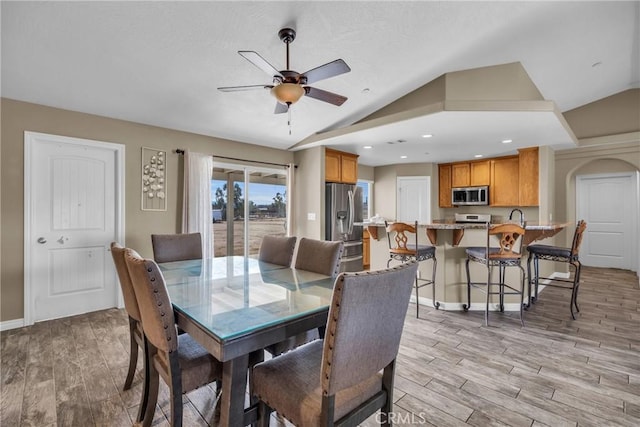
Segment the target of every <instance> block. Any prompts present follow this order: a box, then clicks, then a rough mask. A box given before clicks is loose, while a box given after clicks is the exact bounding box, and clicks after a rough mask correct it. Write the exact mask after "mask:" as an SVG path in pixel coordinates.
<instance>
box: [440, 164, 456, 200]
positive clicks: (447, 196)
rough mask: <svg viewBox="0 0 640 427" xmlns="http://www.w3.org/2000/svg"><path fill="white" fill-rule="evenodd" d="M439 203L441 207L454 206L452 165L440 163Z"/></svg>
mask: <svg viewBox="0 0 640 427" xmlns="http://www.w3.org/2000/svg"><path fill="white" fill-rule="evenodd" d="M438 182H439V184H438V185H439V191H438V205H439V206H440V207H441V208H452V207H453V205H452V204H451V187H452V186H451V165H450V164H442V165H438Z"/></svg>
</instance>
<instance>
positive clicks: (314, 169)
mask: <svg viewBox="0 0 640 427" xmlns="http://www.w3.org/2000/svg"><path fill="white" fill-rule="evenodd" d="M294 159H295V163H296V164H297V165H298V169H297V170H296V178H295V180H296V183H295V189H296V198H295V206H294V209H295V214H294V216H295V218H296V223H295V224H294V227H293V229H294V230H295V233H294V235H296V236H299V237H309V238H311V239H322V240H324V147H315V148H309V149H307V150H300V151H296V152H295V155H294ZM299 171H304V173H299ZM309 214H314V215H315V219H314V220H310V219H309Z"/></svg>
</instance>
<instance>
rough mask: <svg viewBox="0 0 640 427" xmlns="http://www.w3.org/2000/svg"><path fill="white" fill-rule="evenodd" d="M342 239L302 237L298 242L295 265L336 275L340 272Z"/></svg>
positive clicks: (301, 268) (332, 275)
mask: <svg viewBox="0 0 640 427" xmlns="http://www.w3.org/2000/svg"><path fill="white" fill-rule="evenodd" d="M343 250H344V243H343V242H342V241H325V240H315V239H308V238H306V237H302V238H301V239H300V243H299V244H298V253H297V254H296V264H295V267H296V268H297V269H300V270H307V271H313V272H314V273H318V274H325V275H327V276H331V277H336V276H337V275H338V273H339V272H340V257H342V251H343Z"/></svg>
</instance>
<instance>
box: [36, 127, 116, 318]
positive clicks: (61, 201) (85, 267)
mask: <svg viewBox="0 0 640 427" xmlns="http://www.w3.org/2000/svg"><path fill="white" fill-rule="evenodd" d="M123 159H124V147H123V146H122V145H120V144H111V143H103V142H97V141H88V140H82V139H76V138H67V137H61V136H56V135H46V134H39V133H33V132H25V177H24V179H25V215H26V218H25V324H27V325H28V324H32V323H33V322H37V321H40V320H46V319H55V318H59V317H65V316H70V315H74V314H80V313H86V312H90V311H95V310H100V309H105V308H109V307H115V306H117V305H118V295H119V288H118V282H117V279H116V275H115V269H114V267H113V260H112V258H111V253H110V252H109V244H110V243H111V242H112V241H114V240H116V241H120V242H122V241H123V239H122V235H123V233H122V230H123V227H122V212H123V211H124V209H123V197H122V196H123V173H124V172H123Z"/></svg>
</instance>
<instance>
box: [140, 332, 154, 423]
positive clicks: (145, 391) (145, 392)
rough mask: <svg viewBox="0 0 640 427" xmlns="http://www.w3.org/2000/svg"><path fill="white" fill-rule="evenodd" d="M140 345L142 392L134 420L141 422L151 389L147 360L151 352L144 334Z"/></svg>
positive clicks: (149, 364) (149, 366)
mask: <svg viewBox="0 0 640 427" xmlns="http://www.w3.org/2000/svg"><path fill="white" fill-rule="evenodd" d="M140 345H141V347H142V361H143V365H144V366H143V371H144V378H143V380H142V394H141V395H140V405H139V407H138V416H137V418H136V421H137V422H139V423H142V422H143V421H144V418H145V415H146V411H147V408H148V406H149V392H150V390H151V382H150V381H151V380H150V379H151V363H150V362H149V357H150V355H151V354H152V350H151V347H150V345H149V342H148V341H147V339H146V337H144V336H143V337H142V342H141V343H140ZM157 375H158V374H157V373H156V376H157ZM152 418H153V417H152Z"/></svg>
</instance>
